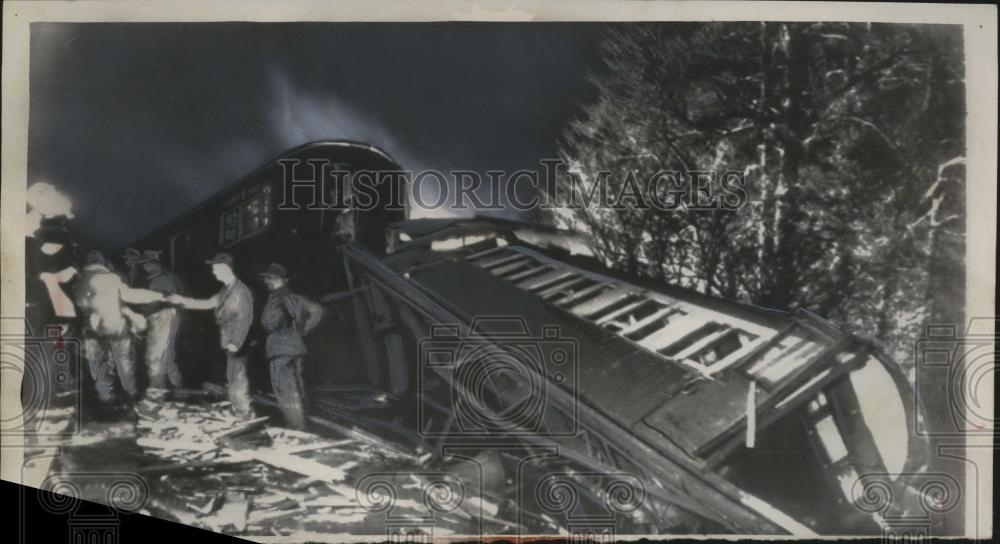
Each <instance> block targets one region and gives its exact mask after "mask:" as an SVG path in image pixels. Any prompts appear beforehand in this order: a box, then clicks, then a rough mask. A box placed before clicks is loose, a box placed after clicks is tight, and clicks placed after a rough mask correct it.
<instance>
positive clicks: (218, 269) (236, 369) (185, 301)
mask: <svg viewBox="0 0 1000 544" xmlns="http://www.w3.org/2000/svg"><path fill="white" fill-rule="evenodd" d="M205 262H206V263H208V264H210V265H212V275H214V276H215V279H217V280H219V281H220V282H222V289H221V290H220V291H219V292H218V293H216V294H214V295H212V296H211V297H210V298H207V299H193V298H188V297H184V296H181V295H176V294H175V295H170V296H169V297H168V299H167V300H168V301H169V302H171V303H173V304H179V305H181V306H182V307H184V308H187V309H189V310H213V311H214V312H215V322H216V323H217V324H218V325H219V343H220V345H221V346H222V349H223V350H224V351H225V352H226V379H227V381H228V393H229V402H231V403H232V405H233V410H234V411H235V412H236V413H237V415H239V416H241V417H244V418H248V419H249V418H252V417H253V409H252V408H251V407H250V378H249V376H248V375H247V355H246V351H245V349H244V343H245V342H246V339H247V334H248V333H249V332H250V323H251V322H252V321H253V295H252V294H251V293H250V288H248V287H247V286H246V284H245V283H243V282H242V281H240V280H239V278H237V277H236V273H235V272H234V271H233V256H232V255H230V254H228V253H217V254H216V255H215V256H214V257H212V258H211V259H209V260H207V261H205Z"/></svg>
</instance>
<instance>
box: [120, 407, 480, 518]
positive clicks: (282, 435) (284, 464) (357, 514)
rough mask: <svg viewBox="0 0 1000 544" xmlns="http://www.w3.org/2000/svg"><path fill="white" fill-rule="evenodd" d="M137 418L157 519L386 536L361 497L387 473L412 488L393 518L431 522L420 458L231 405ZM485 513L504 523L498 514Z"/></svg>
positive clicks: (151, 411)
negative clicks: (243, 412) (250, 414)
mask: <svg viewBox="0 0 1000 544" xmlns="http://www.w3.org/2000/svg"><path fill="white" fill-rule="evenodd" d="M136 412H137V413H138V414H139V417H138V424H137V429H136V435H137V438H136V442H137V444H138V446H139V447H140V450H141V452H142V460H141V464H140V469H139V471H140V473H142V474H144V475H145V476H146V477H147V479H148V481H149V483H150V487H151V493H150V500H149V501H147V503H146V508H145V510H146V512H147V513H149V514H152V515H156V516H161V517H166V518H169V519H175V520H176V521H179V522H181V523H185V524H188V525H192V526H196V527H201V528H205V529H210V530H214V531H219V532H225V533H230V534H240V535H246V536H254V535H259V536H275V535H278V536H280V535H293V534H299V533H302V532H315V533H341V532H350V533H352V534H385V531H386V514H385V512H383V511H379V510H377V509H366V508H365V505H363V504H359V502H358V501H359V494H358V492H356V490H355V484H356V483H357V482H358V480H360V479H361V478H363V477H365V476H366V475H369V474H374V473H379V472H391V473H394V474H408V476H409V478H411V480H412V485H406V486H400V489H398V490H397V492H398V493H399V496H398V497H397V499H396V502H395V506H394V508H393V515H395V516H399V515H402V516H403V517H404V518H405V517H406V516H407V515H409V516H411V517H412V518H413V519H415V520H419V519H422V516H424V515H425V514H426V513H427V512H426V510H427V508H426V506H425V503H424V502H423V498H422V496H421V493H422V491H421V490H422V489H423V488H424V487H425V484H426V482H423V481H422V480H423V476H421V475H420V474H419V473H420V469H421V466H420V465H419V463H418V462H416V458H415V457H413V456H410V455H399V454H398V453H397V448H395V447H393V448H388V447H386V448H383V447H379V445H378V444H377V443H376V442H375V441H374V439H373V438H372V437H371V436H367V435H366V436H363V437H357V436H355V437H347V438H339V437H333V438H330V437H322V436H318V435H316V434H312V433H308V432H303V431H296V430H291V429H285V428H281V427H277V426H274V425H273V423H272V422H271V421H270V420H269V419H268V418H266V417H260V418H255V419H253V420H250V421H246V420H242V419H240V418H238V417H237V416H236V415H235V414H233V412H232V410H231V407H230V405H229V403H228V402H224V401H222V402H201V403H190V402H158V403H151V402H143V403H141V404H140V406H138V407H137V410H136ZM469 504H473V503H472V502H470V503H469ZM369 508H370V505H369ZM463 508H465V507H463ZM484 510H485V512H487V513H489V514H493V515H495V514H496V507H495V506H494V505H491V504H490V505H488V506H487V508H485V509H484ZM473 517H474V516H473V515H471V514H470V513H469V512H466V511H464V510H463V509H462V508H459V509H456V511H454V512H451V513H450V515H448V516H438V519H437V520H436V522H435V526H434V528H433V532H434V534H435V535H445V534H452V533H463V532H469V531H472V532H476V531H478V530H479V523H478V520H476V522H475V523H473Z"/></svg>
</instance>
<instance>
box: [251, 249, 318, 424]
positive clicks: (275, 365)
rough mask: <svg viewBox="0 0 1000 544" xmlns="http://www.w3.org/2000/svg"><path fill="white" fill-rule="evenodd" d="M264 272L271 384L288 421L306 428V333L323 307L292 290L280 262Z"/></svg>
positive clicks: (264, 322)
mask: <svg viewBox="0 0 1000 544" xmlns="http://www.w3.org/2000/svg"><path fill="white" fill-rule="evenodd" d="M261 276H263V279H264V284H265V285H266V286H267V290H268V291H269V292H270V293H271V294H270V295H269V296H268V298H267V303H266V304H265V305H264V310H263V312H261V316H260V322H261V324H262V325H264V329H265V330H266V331H267V358H268V361H270V366H271V387H273V388H274V396H275V397H276V398H277V400H278V406H279V407H280V408H281V412H282V414H284V416H285V421H286V422H287V423H288V425H289V426H290V427H293V428H296V429H302V428H304V427H305V425H306V416H305V383H304V382H303V380H302V358H303V357H304V356H305V354H306V345H305V342H303V341H302V336H303V335H306V334H309V332H310V331H312V330H313V329H314V328H316V325H318V324H319V321H320V320H321V319H322V318H323V307H322V306H320V305H319V304H317V303H315V302H313V301H311V300H309V299H307V298H305V297H303V296H301V295H297V294H295V293H292V292H291V291H289V289H288V272H287V271H286V270H285V267H283V266H281V265H280V264H277V263H271V264H270V265H268V267H267V269H266V270H265V271H264V272H262V273H261Z"/></svg>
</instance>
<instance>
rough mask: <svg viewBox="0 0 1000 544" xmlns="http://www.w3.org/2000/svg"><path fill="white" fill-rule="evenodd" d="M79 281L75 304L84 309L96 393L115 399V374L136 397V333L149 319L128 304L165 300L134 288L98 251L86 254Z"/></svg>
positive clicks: (86, 351) (86, 343)
mask: <svg viewBox="0 0 1000 544" xmlns="http://www.w3.org/2000/svg"><path fill="white" fill-rule="evenodd" d="M81 276H82V277H81V279H80V283H78V284H77V286H76V289H75V293H74V294H75V298H76V304H77V306H78V307H79V309H80V310H81V311H82V312H83V322H84V355H85V357H86V358H87V361H88V363H89V365H90V372H91V376H92V377H93V378H94V381H95V385H96V388H97V395H98V398H100V400H101V401H103V402H111V401H112V400H113V399H114V382H115V375H117V376H118V379H119V380H120V381H121V386H122V389H123V390H125V393H126V394H128V396H129V397H131V398H132V399H135V397H136V395H137V394H138V392H139V391H138V384H137V383H136V374H135V357H134V354H133V352H132V340H133V335H135V334H138V333H139V332H141V331H143V330H145V328H146V320H145V318H143V317H142V316H141V315H139V314H138V313H136V312H134V311H132V310H131V309H130V308H128V307H127V306H125V305H123V303H125V304H151V303H156V302H165V301H166V299H165V298H164V296H163V295H162V294H161V293H157V292H156V291H149V290H146V289H135V288H132V287H129V286H128V285H125V283H124V282H123V281H122V280H121V278H120V277H119V276H118V275H117V274H115V273H114V272H112V271H111V270H109V269H108V266H107V263H106V261H105V259H104V255H102V254H101V252H99V251H91V252H90V253H88V254H87V258H86V264H85V265H84V267H83V273H82V274H81Z"/></svg>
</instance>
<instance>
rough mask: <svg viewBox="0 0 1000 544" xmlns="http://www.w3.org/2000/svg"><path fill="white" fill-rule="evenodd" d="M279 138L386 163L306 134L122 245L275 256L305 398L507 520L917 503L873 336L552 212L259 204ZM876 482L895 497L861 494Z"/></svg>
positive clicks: (764, 523)
mask: <svg viewBox="0 0 1000 544" xmlns="http://www.w3.org/2000/svg"><path fill="white" fill-rule="evenodd" d="M288 160H292V161H298V162H299V163H301V164H306V163H307V162H309V161H312V162H314V163H315V162H317V161H318V162H319V163H328V164H335V165H337V167H338V168H339V169H346V170H350V171H355V170H362V169H363V170H369V171H370V170H379V169H384V170H401V169H400V168H399V165H398V164H396V163H395V161H393V160H392V159H391V158H390V157H389V156H388V155H387V154H385V153H384V152H382V151H380V150H378V149H376V148H374V147H371V146H368V145H364V144H358V143H352V142H342V141H337V142H318V143H313V144H308V145H305V146H302V147H300V148H296V149H294V150H291V151H289V152H288V153H286V154H284V155H283V156H282V157H279V158H278V159H276V160H274V161H271V162H269V163H267V165H265V166H264V167H263V168H262V169H260V170H258V171H257V172H255V173H254V174H251V175H250V176H249V177H247V178H245V179H244V180H241V181H240V182H238V183H237V184H235V185H233V186H231V187H229V188H227V189H225V190H224V191H223V192H221V193H220V194H219V195H217V196H216V197H213V198H212V199H210V200H209V201H207V202H206V203H205V204H203V205H202V206H200V207H198V208H196V209H194V210H192V211H191V212H189V213H187V214H185V215H184V216H182V217H180V218H178V219H177V220H175V221H173V222H171V223H169V224H167V225H165V226H164V227H162V228H160V229H158V230H157V231H156V232H154V233H153V234H151V235H150V236H148V237H145V238H144V239H142V240H139V241H137V242H136V243H135V244H133V245H134V247H138V248H142V249H147V248H154V249H160V250H161V251H162V252H163V255H164V262H165V263H166V264H167V265H168V266H170V267H171V268H173V269H174V270H175V271H176V272H178V274H179V275H180V276H181V277H182V278H189V279H197V278H202V279H204V280H205V281H202V282H201V283H203V284H207V285H211V280H209V279H208V278H207V270H206V269H205V268H206V267H205V266H204V264H203V263H204V258H205V257H206V256H208V255H210V254H211V253H212V252H214V251H216V250H217V249H218V248H219V247H221V248H223V249H224V250H225V251H229V252H231V253H232V254H233V255H234V256H235V258H236V262H237V268H238V270H237V273H238V275H245V276H247V277H250V275H251V274H255V273H256V272H258V271H259V270H260V269H262V268H263V267H264V266H265V265H266V264H267V263H268V262H271V261H277V262H281V263H283V264H285V265H286V266H287V267H288V268H289V270H290V271H292V274H293V276H292V278H293V279H292V286H293V288H294V289H295V290H297V291H301V292H304V293H306V294H308V295H311V296H314V297H315V298H317V299H322V300H324V301H325V303H326V304H327V305H328V307H329V308H330V314H329V315H330V317H328V318H327V319H326V320H325V322H324V324H323V325H321V328H323V327H325V328H326V330H325V331H323V330H321V331H319V332H317V333H316V334H314V335H313V338H312V339H310V352H309V356H308V359H307V365H308V369H307V372H308V376H309V378H308V383H310V384H314V387H313V389H312V391H311V392H310V396H311V407H310V410H311V411H312V412H313V413H314V415H317V416H319V415H322V416H323V417H325V418H327V419H329V420H336V421H339V422H340V424H342V425H344V426H347V427H354V428H356V429H364V431H365V432H366V433H373V434H374V435H378V436H380V437H382V438H383V439H385V440H391V441H392V442H393V443H394V444H396V447H401V448H404V449H410V450H412V451H414V452H416V454H418V455H419V454H429V456H430V457H432V459H431V460H429V461H427V462H426V463H425V464H424V465H422V466H424V467H426V466H428V464H427V463H430V465H429V466H437V465H434V463H441V464H445V465H446V464H447V463H448V462H451V461H454V460H455V459H465V460H467V461H469V460H471V461H474V463H475V464H476V465H477V466H478V470H477V471H473V473H474V474H475V475H476V476H475V478H476V480H477V481H476V482H475V483H474V484H469V483H468V482H465V484H464V486H465V487H464V488H465V489H466V490H467V493H469V492H468V490H472V489H474V490H476V494H478V495H479V496H480V497H490V498H492V501H493V502H496V503H502V502H504V501H507V502H513V504H515V505H516V507H517V513H516V515H515V514H511V515H512V516H515V517H516V519H517V523H516V524H512V526H515V525H516V526H517V527H518V530H519V531H525V532H526V533H532V534H537V533H544V532H547V531H548V530H549V528H551V527H552V526H553V525H552V524H546V523H544V521H545V520H551V519H554V518H558V519H559V523H556V524H555V525H557V526H559V527H561V528H562V529H565V530H568V531H571V532H573V531H576V532H585V533H587V534H595V533H601V534H604V533H605V532H606V531H612V532H617V533H618V534H624V533H633V534H636V533H637V534H648V533H654V532H674V533H723V532H732V533H739V534H793V535H806V534H816V533H819V534H850V533H859V532H860V533H872V532H878V531H880V530H882V529H884V528H885V524H886V523H890V521H891V519H895V518H899V517H900V516H903V517H905V515H906V513H907V512H908V511H909V510H913V509H915V510H920V508H921V504H922V503H921V501H923V500H924V498H923V497H922V496H921V491H920V490H919V489H917V488H916V487H915V486H912V485H911V484H910V482H909V481H908V480H907V477H906V476H900V475H903V474H915V473H918V472H919V471H920V470H921V469H922V467H923V464H924V459H925V453H926V445H925V444H924V442H923V441H922V439H921V438H920V437H918V436H917V435H916V434H915V432H914V429H916V424H915V420H916V418H919V417H920V413H919V409H918V408H916V406H917V404H916V403H915V400H914V398H913V394H912V391H911V388H910V386H909V384H908V382H907V380H906V378H905V376H904V375H903V374H902V372H901V371H900V370H899V369H898V368H897V366H896V365H895V363H894V362H893V361H892V360H890V359H889V358H888V357H887V356H886V355H885V354H884V353H883V352H882V351H880V349H879V348H878V346H877V345H876V344H875V343H873V342H872V341H870V340H867V339H864V338H861V337H858V336H856V335H851V334H845V333H844V332H841V331H840V330H838V329H837V328H835V327H833V326H832V325H830V324H829V323H827V322H826V321H824V320H823V319H821V318H820V317H818V316H815V315H812V314H810V313H809V312H806V311H799V312H794V313H785V312H780V311H773V310H767V309H762V308H757V307H753V306H749V305H745V304H739V303H735V302H731V301H726V300H721V299H718V298H713V297H708V296H704V295H701V294H698V293H695V292H692V291H690V290H686V289H681V288H677V287H673V286H670V285H665V284H662V283H658V282H653V281H650V280H647V279H642V278H630V277H626V276H623V275H621V274H619V273H617V272H615V271H612V270H609V269H607V268H606V267H604V266H602V265H601V264H600V263H599V262H598V261H597V260H596V259H594V258H593V257H592V256H590V255H589V254H588V252H587V251H586V249H585V241H584V240H583V239H582V238H581V237H580V236H578V235H575V234H573V233H570V232H566V231H562V230H559V229H556V228H553V227H549V226H544V225H538V224H528V223H518V222H514V221H507V220H500V219H491V218H482V217H477V218H470V219H408V218H407V217H406V213H405V210H385V209H374V210H337V211H336V212H335V211H333V210H328V211H316V210H307V209H302V210H293V211H288V210H281V211H276V209H275V208H276V204H275V200H276V198H277V195H279V194H280V193H281V191H283V187H282V185H281V183H282V168H283V167H282V166H281V164H287V161H288ZM281 161H284V163H282V162H281ZM383 196H386V195H383ZM248 283H249V282H248ZM331 293H334V294H333V295H331ZM185 327H186V329H185V330H186V331H187V332H184V331H182V333H181V334H182V335H185V334H188V335H196V334H210V333H208V332H205V331H210V330H211V329H212V327H211V326H208V325H206V324H205V323H199V322H198V321H197V318H194V319H192V320H190V322H189V323H187V324H186V325H185ZM187 343H188V344H190V342H187ZM209 343H210V342H206V344H209ZM181 349H182V350H183V349H185V348H184V347H183V346H182V347H181ZM361 361H363V363H362V362H361ZM256 366H258V367H263V365H256ZM264 383H266V382H264ZM360 384H363V385H360ZM351 395H355V397H352V396H351ZM373 398H377V399H379V402H375V403H373V402H370V401H371V399H373ZM366 399H367V400H366ZM873 486H881V488H883V489H887V490H889V492H890V494H891V496H892V497H893V498H892V500H890V501H888V502H885V504H879V505H876V506H872V505H871V504H865V501H866V499H869V498H870V497H869V494H870V493H871V490H872V489H873V488H874V487H873ZM567 493H568V495H567ZM869 502H870V501H869ZM890 503H891V504H890Z"/></svg>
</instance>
